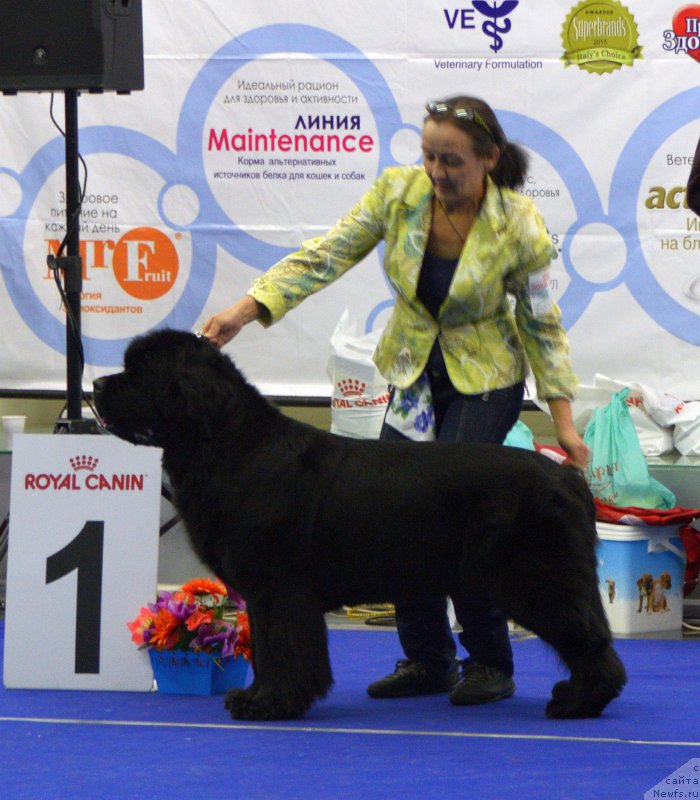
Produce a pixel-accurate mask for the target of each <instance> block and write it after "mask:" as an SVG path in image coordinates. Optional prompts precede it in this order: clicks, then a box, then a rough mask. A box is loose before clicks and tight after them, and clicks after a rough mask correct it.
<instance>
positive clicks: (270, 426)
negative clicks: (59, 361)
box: [94, 330, 626, 720]
mask: <svg viewBox="0 0 700 800" xmlns="http://www.w3.org/2000/svg"><path fill="white" fill-rule="evenodd" d="M124 365H125V369H124V371H123V372H121V373H119V374H116V375H111V376H108V377H105V378H101V379H99V380H97V381H95V387H94V388H95V402H96V405H97V409H98V412H99V413H100V415H101V416H102V417H103V418H104V420H105V421H106V423H107V424H108V426H109V427H110V428H111V429H112V430H113V431H114V432H115V433H116V434H117V435H119V436H121V437H123V438H126V439H129V440H131V441H135V442H139V441H141V442H143V441H149V442H150V443H152V444H155V445H158V446H160V447H162V448H163V466H164V468H165V470H166V471H167V473H168V475H169V477H170V479H171V481H172V484H173V488H174V490H175V494H176V503H177V507H178V509H179V511H180V513H181V515H182V518H183V520H184V523H185V525H186V527H187V530H188V532H189V536H190V538H191V541H192V544H193V546H194V548H195V550H196V551H197V553H198V554H199V556H200V557H201V558H202V560H203V561H204V562H205V563H207V564H209V565H210V566H211V568H212V569H213V570H214V571H215V572H216V573H217V574H218V575H219V576H220V577H221V578H222V579H223V580H225V581H226V582H227V583H229V584H231V585H232V586H234V587H235V588H236V589H237V590H238V591H239V592H240V593H241V594H242V595H243V596H244V597H245V599H246V601H247V603H248V610H249V614H250V620H251V635H252V644H253V662H254V670H255V679H254V681H253V683H252V685H251V686H250V687H248V688H247V689H234V690H231V691H230V692H229V693H228V694H227V696H226V706H227V708H228V709H229V710H230V712H231V715H232V716H233V717H234V718H236V719H268V720H269V719H286V718H295V717H299V716H302V715H303V714H304V713H305V712H306V711H307V710H308V709H309V707H310V706H311V704H312V703H313V702H314V700H316V699H317V698H319V697H323V696H324V695H325V694H326V693H327V692H328V690H329V688H330V687H331V685H332V682H333V677H332V674H331V667H330V662H329V658H328V648H327V634H326V626H325V621H324V616H323V615H324V612H326V611H329V610H331V609H335V608H338V607H339V606H341V605H344V604H346V605H355V604H359V603H369V602H391V601H395V600H398V599H401V598H420V597H422V596H425V595H429V594H441V595H445V594H449V595H450V596H452V598H453V600H454V601H455V605H456V607H459V598H460V597H461V596H464V593H469V595H471V596H473V595H474V593H475V592H478V593H479V594H480V595H481V596H483V597H484V598H489V599H490V600H491V601H492V602H493V603H494V604H495V605H496V606H498V607H499V608H501V609H502V610H503V611H504V612H505V613H506V614H508V615H509V616H510V617H512V618H513V619H514V620H516V621H517V622H518V623H520V624H521V625H523V626H524V627H525V628H527V629H529V630H531V631H533V632H534V633H536V634H537V635H538V636H539V637H540V638H542V639H543V640H544V641H546V642H548V643H549V644H550V645H551V646H552V647H554V648H555V650H556V651H557V652H558V654H559V656H560V657H561V659H562V661H563V662H564V663H565V664H566V666H567V667H568V668H569V670H570V673H571V678H570V680H568V681H561V682H560V683H557V684H556V685H555V687H554V689H553V692H552V699H551V700H550V701H549V704H548V705H547V714H548V715H549V716H550V717H593V716H597V715H599V714H600V712H601V711H602V710H603V708H605V706H606V705H607V704H608V703H609V702H610V701H611V700H612V699H613V698H614V697H616V696H617V695H618V694H619V693H620V691H621V690H622V687H623V686H624V684H625V681H626V676H625V670H624V667H623V665H622V664H621V662H620V661H619V659H618V657H617V655H616V653H615V651H614V650H613V648H612V645H611V636H610V630H609V626H608V623H607V619H606V616H605V612H604V611H603V606H602V603H601V599H600V594H599V591H598V580H597V575H596V555H595V548H596V542H597V536H596V528H595V509H594V504H593V502H592V499H591V495H590V493H589V491H588V487H587V486H586V484H585V482H584V481H583V479H582V478H581V477H580V476H579V475H578V474H577V473H576V472H575V471H574V470H572V469H570V468H567V467H562V466H559V465H557V464H555V463H554V462H553V461H551V460H550V459H548V458H546V457H544V456H540V455H538V454H537V453H532V452H528V451H525V450H520V449H516V448H510V447H501V446H498V445H475V446H469V445H463V444H454V445H452V444H434V443H430V444H416V443H412V442H405V443H404V442H401V443H388V442H374V441H360V440H355V439H346V438H342V437H338V436H334V435H333V434H329V433H325V432H323V431H320V430H317V429H315V428H313V427H311V426H308V425H304V424H302V423H299V422H296V421H294V420H291V419H289V418H287V417H285V416H284V415H282V414H281V413H280V412H279V411H278V410H277V409H275V408H274V407H273V406H272V405H270V404H269V403H268V402H267V401H266V400H265V399H264V398H263V397H262V396H261V395H260V394H259V393H258V392H257V391H256V390H255V389H254V388H253V387H252V386H251V385H250V384H248V383H247V382H246V381H245V380H244V378H243V377H242V376H241V374H240V373H239V372H238V370H237V369H236V367H235V366H234V365H233V364H232V363H231V361H230V359H229V358H228V357H226V356H225V355H223V354H222V353H220V352H219V351H218V350H217V349H216V348H215V347H214V346H213V345H211V344H210V343H209V342H208V341H207V340H205V339H199V338H197V337H196V336H194V335H193V334H189V333H184V332H178V331H172V330H163V331H158V332H155V333H151V334H148V335H146V336H143V337H140V338H137V339H135V340H134V341H133V342H132V343H131V344H130V346H129V348H128V349H127V352H126V355H125V359H124Z"/></svg>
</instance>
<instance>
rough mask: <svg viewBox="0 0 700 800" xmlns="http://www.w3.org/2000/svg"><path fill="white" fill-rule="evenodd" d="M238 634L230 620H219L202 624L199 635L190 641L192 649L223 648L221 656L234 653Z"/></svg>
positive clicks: (224, 656)
mask: <svg viewBox="0 0 700 800" xmlns="http://www.w3.org/2000/svg"><path fill="white" fill-rule="evenodd" d="M237 638H238V634H237V632H236V629H235V627H234V626H233V625H231V624H230V623H229V622H217V623H209V624H205V625H200V626H199V630H198V631H197V636H196V638H195V639H193V640H192V641H191V642H190V648H191V649H192V650H207V649H218V648H219V647H220V648H221V657H222V658H226V656H232V655H233V648H234V645H235V644H236V639H237Z"/></svg>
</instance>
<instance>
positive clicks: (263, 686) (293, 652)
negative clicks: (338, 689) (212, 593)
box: [225, 577, 333, 720]
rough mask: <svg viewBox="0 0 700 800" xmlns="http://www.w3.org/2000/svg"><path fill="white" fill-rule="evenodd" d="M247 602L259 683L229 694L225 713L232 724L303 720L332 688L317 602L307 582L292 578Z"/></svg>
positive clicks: (321, 612) (324, 626) (324, 636)
mask: <svg viewBox="0 0 700 800" xmlns="http://www.w3.org/2000/svg"><path fill="white" fill-rule="evenodd" d="M247 602H248V613H249V616H250V623H251V640H252V646H253V669H254V672H255V679H254V681H253V683H252V684H251V686H250V687H248V688H247V689H231V690H230V691H229V692H228V693H227V695H226V701H225V705H226V708H227V709H228V710H229V711H230V712H231V716H232V717H233V718H234V719H249V720H253V719H254V720H274V719H297V718H298V717H302V716H303V715H304V714H305V713H306V712H307V711H308V709H309V708H310V707H311V705H312V703H313V702H314V701H315V700H317V699H318V698H321V697H324V696H325V695H326V694H327V692H328V690H329V689H330V687H331V686H332V684H333V675H332V673H331V666H330V660H329V657H328V634H327V629H326V623H325V619H324V616H323V611H322V610H321V608H320V605H319V602H318V598H317V597H316V595H315V593H314V592H313V589H312V588H311V586H310V584H309V583H308V582H307V581H306V580H304V579H303V578H294V577H290V578H285V580H284V581H282V582H280V583H278V584H276V585H275V586H274V587H269V588H268V589H266V590H265V591H264V592H262V593H259V594H253V596H252V597H251V598H249V599H248V598H247Z"/></svg>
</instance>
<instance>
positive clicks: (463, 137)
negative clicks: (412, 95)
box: [422, 119, 498, 207]
mask: <svg viewBox="0 0 700 800" xmlns="http://www.w3.org/2000/svg"><path fill="white" fill-rule="evenodd" d="M422 150H423V166H424V167H425V171H426V173H427V174H428V177H429V178H430V182H431V183H432V184H433V189H434V191H435V195H436V197H437V198H438V200H440V202H442V203H443V205H445V206H452V207H455V206H458V205H462V204H465V203H476V204H477V205H478V204H479V203H480V202H481V199H482V198H483V196H484V186H485V179H486V175H487V173H488V172H489V171H490V170H492V169H493V167H494V166H495V165H496V161H497V160H498V157H497V155H496V154H497V152H498V151H497V150H496V148H495V146H494V155H493V156H491V157H489V158H483V157H482V156H478V155H477V154H476V153H475V152H474V143H473V140H472V137H471V136H470V135H469V134H468V133H466V132H465V131H463V130H462V129H461V128H458V127H457V126H456V125H453V124H452V123H451V122H450V121H449V120H445V121H444V122H442V121H441V122H436V121H435V120H434V119H428V120H426V122H425V124H424V126H423V138H422Z"/></svg>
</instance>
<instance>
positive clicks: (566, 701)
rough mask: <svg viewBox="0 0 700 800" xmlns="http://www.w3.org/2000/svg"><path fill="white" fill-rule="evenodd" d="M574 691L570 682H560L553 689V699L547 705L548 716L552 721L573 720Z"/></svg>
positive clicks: (574, 714) (575, 715)
mask: <svg viewBox="0 0 700 800" xmlns="http://www.w3.org/2000/svg"><path fill="white" fill-rule="evenodd" d="M572 700H573V691H572V687H571V683H570V681H559V682H558V683H555V684H554V686H553V687H552V699H551V700H550V701H549V703H547V708H546V712H545V713H546V714H547V716H548V717H549V718H550V719H572V718H575V717H577V716H580V715H579V714H576V713H574V709H573V705H572Z"/></svg>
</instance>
